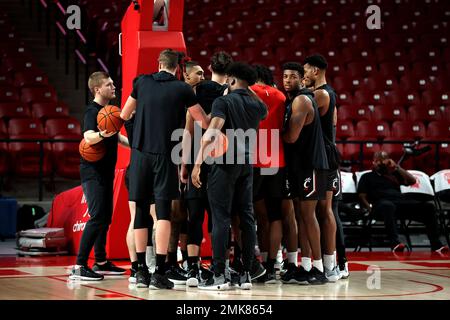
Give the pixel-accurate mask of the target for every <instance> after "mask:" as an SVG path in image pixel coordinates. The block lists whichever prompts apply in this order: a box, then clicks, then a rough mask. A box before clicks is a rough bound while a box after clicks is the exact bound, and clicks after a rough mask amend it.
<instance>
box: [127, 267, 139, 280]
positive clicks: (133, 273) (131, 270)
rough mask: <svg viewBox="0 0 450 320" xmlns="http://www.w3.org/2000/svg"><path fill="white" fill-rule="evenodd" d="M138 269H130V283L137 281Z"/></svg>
mask: <svg viewBox="0 0 450 320" xmlns="http://www.w3.org/2000/svg"><path fill="white" fill-rule="evenodd" d="M136 272H137V271H136V270H134V269H130V277H129V278H128V282H129V283H136Z"/></svg>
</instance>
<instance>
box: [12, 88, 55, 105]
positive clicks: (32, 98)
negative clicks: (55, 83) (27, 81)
mask: <svg viewBox="0 0 450 320" xmlns="http://www.w3.org/2000/svg"><path fill="white" fill-rule="evenodd" d="M21 100H22V102H25V103H28V104H32V103H35V102H57V101H58V99H57V96H56V91H55V89H53V88H52V87H42V88H28V87H25V88H22V90H21Z"/></svg>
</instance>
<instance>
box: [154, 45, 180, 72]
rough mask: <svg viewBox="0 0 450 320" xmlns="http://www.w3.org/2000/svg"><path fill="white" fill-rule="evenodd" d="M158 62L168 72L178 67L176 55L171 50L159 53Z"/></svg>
mask: <svg viewBox="0 0 450 320" xmlns="http://www.w3.org/2000/svg"><path fill="white" fill-rule="evenodd" d="M158 62H159V63H161V64H162V65H163V66H164V67H166V68H167V69H169V70H173V69H176V68H177V66H178V53H177V52H176V51H174V50H172V49H166V50H163V51H161V52H160V54H159V58H158Z"/></svg>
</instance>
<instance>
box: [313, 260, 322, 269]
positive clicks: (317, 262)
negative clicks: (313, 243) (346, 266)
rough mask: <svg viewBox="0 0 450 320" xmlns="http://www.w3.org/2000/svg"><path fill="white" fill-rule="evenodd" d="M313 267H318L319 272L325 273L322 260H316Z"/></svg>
mask: <svg viewBox="0 0 450 320" xmlns="http://www.w3.org/2000/svg"><path fill="white" fill-rule="evenodd" d="M312 265H313V267H316V269H317V270H319V271H320V272H323V263H322V259H319V260H314V261H313V263H312Z"/></svg>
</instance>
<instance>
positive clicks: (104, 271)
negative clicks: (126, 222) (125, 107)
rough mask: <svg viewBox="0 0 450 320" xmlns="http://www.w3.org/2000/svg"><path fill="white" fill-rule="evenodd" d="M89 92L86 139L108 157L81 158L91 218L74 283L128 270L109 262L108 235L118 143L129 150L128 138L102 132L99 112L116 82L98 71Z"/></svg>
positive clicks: (71, 277)
mask: <svg viewBox="0 0 450 320" xmlns="http://www.w3.org/2000/svg"><path fill="white" fill-rule="evenodd" d="M88 86H89V89H90V90H91V92H92V94H93V95H94V100H93V101H92V102H91V103H90V104H89V105H87V107H86V110H85V113H84V125H83V136H84V139H85V141H86V143H87V144H89V145H94V144H97V143H104V144H105V147H106V154H105V155H104V156H103V157H102V158H101V159H100V160H98V161H96V162H88V161H86V160H84V159H83V158H82V159H81V163H80V177H81V185H82V188H83V193H84V196H85V197H86V201H87V205H88V209H89V214H90V218H89V221H88V222H87V223H86V227H85V228H84V231H83V235H82V237H81V241H80V248H79V251H78V256H77V262H76V265H75V266H74V267H73V268H72V272H71V274H70V276H69V278H70V279H71V280H102V279H103V275H108V274H110V275H120V274H124V273H125V270H124V269H121V268H118V267H116V266H115V265H114V264H113V263H111V262H110V261H108V260H107V259H106V250H105V246H106V236H107V233H108V229H109V225H110V224H111V218H112V213H113V181H114V170H115V166H116V160H117V143H121V144H122V145H124V146H126V147H128V146H129V145H128V139H127V138H126V137H124V136H122V135H121V134H120V133H119V134H116V133H117V132H107V130H104V131H99V129H98V126H97V115H98V112H99V111H100V110H101V109H102V108H103V107H105V106H107V105H108V104H109V101H110V100H111V99H114V98H115V97H116V94H115V89H116V88H115V86H114V83H113V80H112V79H111V78H110V76H109V75H108V74H107V73H105V72H94V73H93V74H91V75H90V77H89V82H88ZM92 247H94V252H95V264H94V266H93V268H92V269H90V268H89V267H88V264H87V262H88V258H89V254H90V252H91V250H92Z"/></svg>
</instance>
